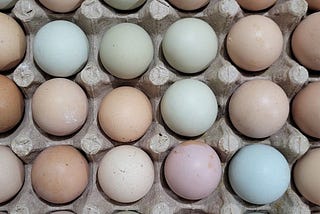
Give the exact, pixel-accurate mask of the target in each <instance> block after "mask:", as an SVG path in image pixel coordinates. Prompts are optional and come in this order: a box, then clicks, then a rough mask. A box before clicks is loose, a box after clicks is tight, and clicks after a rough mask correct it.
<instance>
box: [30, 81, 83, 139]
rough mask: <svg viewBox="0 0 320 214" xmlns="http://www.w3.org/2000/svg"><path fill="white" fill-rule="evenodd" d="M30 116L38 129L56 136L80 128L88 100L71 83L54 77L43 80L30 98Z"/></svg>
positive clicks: (64, 134)
mask: <svg viewBox="0 0 320 214" xmlns="http://www.w3.org/2000/svg"><path fill="white" fill-rule="evenodd" d="M31 108H32V116H33V120H34V121H35V123H36V124H37V125H38V126H39V127H40V129H41V130H43V131H44V132H47V133H49V134H52V135H56V136H66V135H70V134H72V133H74V132H76V131H77V130H79V129H80V128H81V126H82V125H83V124H84V122H85V121H86V118H87V114H88V99H87V96H86V94H85V92H84V91H83V90H82V88H81V87H80V86H79V85H78V84H76V83H75V82H73V81H71V80H68V79H63V78H56V79H51V80H48V81H46V82H44V83H43V84H42V85H40V87H39V88H37V90H36V92H35V93H34V95H33V97H32V105H31Z"/></svg>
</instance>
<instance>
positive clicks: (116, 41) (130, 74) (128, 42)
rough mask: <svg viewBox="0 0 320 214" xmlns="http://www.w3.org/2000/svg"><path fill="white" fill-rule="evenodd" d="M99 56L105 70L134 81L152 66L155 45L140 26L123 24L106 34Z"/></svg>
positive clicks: (112, 28)
mask: <svg viewBox="0 0 320 214" xmlns="http://www.w3.org/2000/svg"><path fill="white" fill-rule="evenodd" d="M99 55H100V59H101V62H102V64H103V66H104V68H105V69H106V70H107V71H109V72H110V73H111V74H112V75H114V76H116V77H118V78H121V79H133V78H136V77H138V76H140V75H141V74H143V73H144V72H145V71H146V70H147V68H148V66H149V65H150V63H151V61H152V59H153V43H152V40H151V38H150V36H149V34H148V33H147V32H146V31H145V30H144V29H143V28H142V27H140V26H139V25H136V24H131V23H121V24H118V25H116V26H113V27H111V28H110V29H109V30H108V31H107V32H106V33H105V34H104V36H103V38H102V42H101V45H100V51H99ZM124 62H125V63H124Z"/></svg>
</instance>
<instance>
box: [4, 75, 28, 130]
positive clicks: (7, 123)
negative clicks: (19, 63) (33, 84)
mask: <svg viewBox="0 0 320 214" xmlns="http://www.w3.org/2000/svg"><path fill="white" fill-rule="evenodd" d="M23 112H24V99H23V96H22V94H21V92H20V90H19V88H18V87H17V86H16V85H15V83H14V82H13V81H12V80H11V79H9V78H8V77H6V76H3V75H0V115H1V117H0V133H4V132H6V131H9V130H11V129H12V128H14V127H15V126H16V125H17V124H18V123H19V122H20V121H21V119H22V117H23Z"/></svg>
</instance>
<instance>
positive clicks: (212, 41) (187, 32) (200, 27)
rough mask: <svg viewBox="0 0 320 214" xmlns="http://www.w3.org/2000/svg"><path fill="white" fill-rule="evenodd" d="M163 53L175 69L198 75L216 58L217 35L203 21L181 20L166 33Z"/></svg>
mask: <svg viewBox="0 0 320 214" xmlns="http://www.w3.org/2000/svg"><path fill="white" fill-rule="evenodd" d="M162 51H163V54H164V57H165V59H166V61H167V62H168V63H169V64H170V65H171V66H172V67H173V68H174V69H176V70H178V71H180V72H182V73H188V74H193V73H198V72H200V71H203V70H205V69H206V68H207V67H208V66H209V65H210V64H211V62H212V61H213V59H214V58H215V57H216V55H217V52H218V39H217V35H216V33H215V31H214V30H213V29H212V27H211V26H210V25H209V24H208V23H207V22H205V21H203V20H201V19H197V18H184V19H180V20H178V21H176V22H175V23H173V24H172V25H171V26H170V27H169V28H168V30H167V32H166V33H165V35H164V37H163V41H162Z"/></svg>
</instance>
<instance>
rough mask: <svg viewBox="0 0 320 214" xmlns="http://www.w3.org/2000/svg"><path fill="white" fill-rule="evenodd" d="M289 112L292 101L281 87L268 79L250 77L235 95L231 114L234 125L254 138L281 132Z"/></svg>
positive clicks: (230, 110)
mask: <svg viewBox="0 0 320 214" xmlns="http://www.w3.org/2000/svg"><path fill="white" fill-rule="evenodd" d="M288 114H289V101H288V98H287V95H286V94H285V92H284V91H283V90H282V88H281V87H280V86H278V85H277V84H275V83H273V82H271V81H269V80H251V81H248V82H245V83H244V84H242V85H241V86H240V87H239V88H238V89H237V90H236V91H235V92H234V94H233V95H232V97H231V99H230V103H229V116H230V119H231V122H232V124H233V125H234V127H235V128H236V129H237V130H238V131H239V132H241V133H242V134H244V135H246V136H248V137H252V138H264V137H268V136H270V135H272V134H274V133H276V132H277V131H279V130H280V129H281V128H282V126H283V125H284V124H285V122H286V120H287V118H288Z"/></svg>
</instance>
